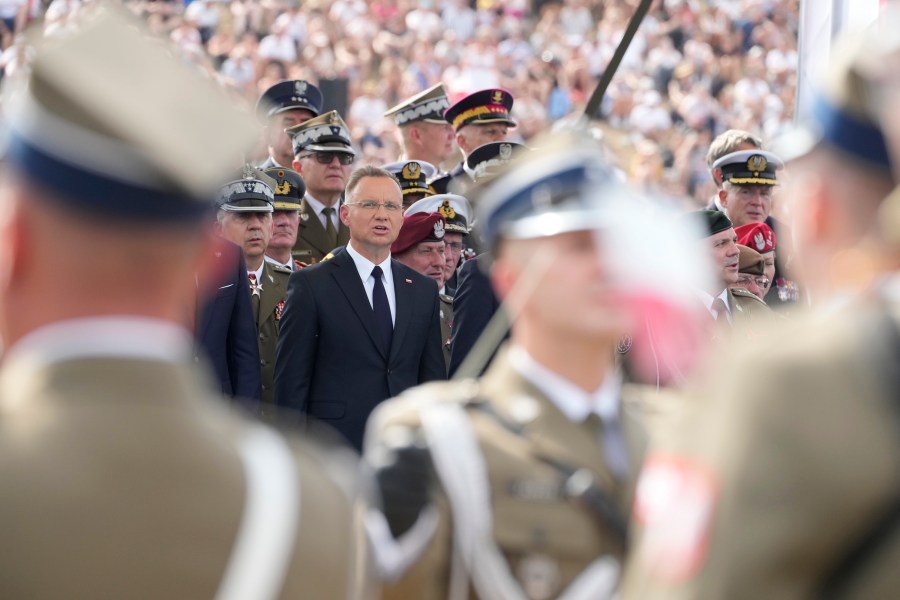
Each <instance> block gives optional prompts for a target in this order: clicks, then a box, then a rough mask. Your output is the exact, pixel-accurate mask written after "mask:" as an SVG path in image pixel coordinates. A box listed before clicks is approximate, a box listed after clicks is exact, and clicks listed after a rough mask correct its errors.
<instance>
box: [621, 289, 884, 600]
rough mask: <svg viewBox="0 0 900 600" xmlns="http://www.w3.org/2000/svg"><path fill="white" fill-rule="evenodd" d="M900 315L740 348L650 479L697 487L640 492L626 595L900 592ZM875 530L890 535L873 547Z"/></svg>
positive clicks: (812, 323)
mask: <svg viewBox="0 0 900 600" xmlns="http://www.w3.org/2000/svg"><path fill="white" fill-rule="evenodd" d="M889 323H893V324H892V325H888V324H889ZM898 323H900V321H898V319H897V317H896V315H893V316H891V317H887V313H886V312H884V311H883V310H879V309H875V310H870V309H865V308H863V307H859V306H857V307H853V309H852V310H848V311H845V312H844V313H842V314H831V315H827V316H825V317H824V318H821V317H820V318H814V319H809V320H808V321H805V322H803V323H788V322H785V321H782V322H781V323H780V326H781V328H782V329H783V331H781V332H780V333H778V334H777V335H776V337H774V338H772V339H771V341H770V343H767V344H765V345H758V346H756V347H753V348H751V349H745V350H744V351H743V352H736V353H735V355H734V356H733V357H730V358H731V360H729V362H728V365H727V366H726V367H725V368H722V369H720V370H719V372H720V376H719V377H716V378H715V379H714V381H713V382H712V384H711V385H710V386H709V389H708V390H707V394H704V395H703V396H701V398H702V399H703V400H704V401H703V402H702V403H700V404H699V405H698V409H699V410H697V411H696V412H695V414H693V415H691V416H690V418H689V419H687V420H686V421H685V422H684V423H683V425H682V428H681V429H680V431H679V432H678V434H677V435H675V436H673V440H672V442H671V443H670V444H669V447H668V448H666V449H663V450H661V451H659V452H654V453H653V455H651V457H650V458H648V462H647V464H648V467H647V468H646V470H645V475H644V477H645V478H646V479H647V480H648V481H649V480H650V479H656V480H657V481H659V480H663V479H669V480H670V481H673V480H678V481H681V482H684V483H683V484H681V485H680V486H672V488H670V490H669V491H668V493H659V494H656V495H654V494H649V495H648V497H646V498H645V497H644V495H643V494H641V496H640V497H639V498H638V500H637V504H636V507H640V506H645V507H647V510H646V511H641V510H640V508H636V514H638V515H639V518H638V522H639V523H640V524H641V525H642V526H643V531H642V532H641V534H640V535H639V536H638V537H639V542H638V543H637V545H636V552H635V554H634V557H633V559H632V560H631V568H630V570H629V573H628V575H627V580H626V588H625V592H624V593H623V598H625V599H637V598H640V599H645V598H646V599H657V598H659V599H663V598H665V599H666V600H683V599H688V598H690V599H719V598H728V599H735V600H740V599H744V598H746V599H751V598H752V599H759V598H765V599H766V600H788V599H792V600H793V599H796V598H821V597H834V598H860V599H861V598H879V599H880V598H895V597H897V595H898V590H900V570H898V569H897V564H898V562H900V528H898V527H897V524H898V521H897V520H896V519H894V522H893V525H892V526H889V525H887V524H886V523H885V521H884V519H885V516H886V515H888V514H890V512H891V511H893V514H894V516H897V515H898V513H897V512H896V511H897V510H898V509H900V504H898V502H900V458H898V457H900V414H898V411H900V405H898V403H897V401H898V388H900V385H898V380H897V378H896V374H897V365H898V361H900V344H898V340H900V338H896V337H895V339H894V341H893V342H890V341H888V342H885V341H884V339H885V337H887V335H891V334H889V333H888V334H885V332H893V334H894V335H896V327H897V325H898ZM654 464H656V465H659V466H658V467H657V468H653V467H651V465H654ZM651 474H652V476H651ZM672 475H677V477H676V478H675V479H673V478H672ZM642 486H643V483H642ZM650 487H652V486H650V485H649V484H648V488H650ZM642 489H643V487H642ZM679 490H680V491H679ZM654 507H656V508H654ZM660 507H663V509H662V510H660ZM642 512H646V514H643V515H641V513H642ZM686 523H689V525H688V526H684V525H685V524H686ZM679 524H680V525H681V527H680V528H679ZM873 533H875V536H874V537H875V539H877V538H879V537H880V538H881V542H883V543H881V544H873V546H872V547H871V549H870V550H869V551H867V552H866V551H860V549H861V548H862V547H863V542H864V541H865V540H866V539H867V538H868V536H869V535H871V534H873ZM853 559H857V560H858V561H859V562H858V564H857V565H856V568H855V569H847V570H844V569H843V567H842V566H841V565H847V564H848V563H849V562H850V561H852V560H853ZM820 592H828V593H829V594H831V596H825V595H821V594H820Z"/></svg>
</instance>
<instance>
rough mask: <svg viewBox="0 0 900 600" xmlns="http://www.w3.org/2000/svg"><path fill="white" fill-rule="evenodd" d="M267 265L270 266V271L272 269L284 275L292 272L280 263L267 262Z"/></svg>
mask: <svg viewBox="0 0 900 600" xmlns="http://www.w3.org/2000/svg"><path fill="white" fill-rule="evenodd" d="M269 266H270V267H272V271H274V272H275V273H284V274H285V275H290V274H291V273H293V271H291V270H290V269H288V268H287V267H283V266H281V265H274V264H271V263H269Z"/></svg>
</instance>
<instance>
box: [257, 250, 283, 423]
mask: <svg viewBox="0 0 900 600" xmlns="http://www.w3.org/2000/svg"><path fill="white" fill-rule="evenodd" d="M290 277H291V270H290V269H287V268H285V267H282V266H279V265H273V264H272V263H270V262H268V261H265V262H264V263H263V270H262V278H261V280H262V287H261V289H260V291H259V314H258V316H257V319H256V330H257V335H258V342H259V365H260V370H261V375H262V406H261V411H262V414H263V416H270V415H268V413H269V409H270V408H271V407H273V406H275V347H276V345H277V344H278V332H279V331H280V329H281V327H280V325H281V314H282V312H284V301H285V294H286V293H287V282H288V279H290Z"/></svg>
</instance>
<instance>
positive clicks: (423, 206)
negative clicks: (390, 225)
mask: <svg viewBox="0 0 900 600" xmlns="http://www.w3.org/2000/svg"><path fill="white" fill-rule="evenodd" d="M420 212H424V213H432V212H436V213H440V215H441V216H442V217H444V251H445V253H446V261H445V263H444V287H443V289H442V290H441V293H442V294H444V295H445V296H448V297H450V298H453V295H454V294H455V293H456V281H457V274H458V272H459V268H460V267H461V266H462V252H463V245H464V241H465V239H466V237H467V236H468V235H469V221H470V220H471V219H470V216H469V215H471V213H472V209H471V207H470V206H469V201H468V200H467V199H466V198H465V197H463V196H459V195H456V194H438V195H436V196H428V197H426V198H423V199H421V200H419V201H418V202H416V203H415V204H413V205H412V206H410V207H409V208H407V209H406V213H405V214H406V215H407V216H409V215H412V214H415V213H420Z"/></svg>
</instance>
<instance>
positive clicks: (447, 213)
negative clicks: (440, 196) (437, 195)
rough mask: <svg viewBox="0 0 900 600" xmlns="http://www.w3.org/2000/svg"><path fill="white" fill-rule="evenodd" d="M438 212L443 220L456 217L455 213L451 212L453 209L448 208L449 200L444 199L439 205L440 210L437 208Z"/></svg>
mask: <svg viewBox="0 0 900 600" xmlns="http://www.w3.org/2000/svg"><path fill="white" fill-rule="evenodd" d="M438 212H439V213H441V216H442V217H444V218H445V219H452V218H454V217H455V216H456V211H455V210H453V207H452V206H450V200H447V199H444V201H443V202H442V203H441V206H440V208H438Z"/></svg>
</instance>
